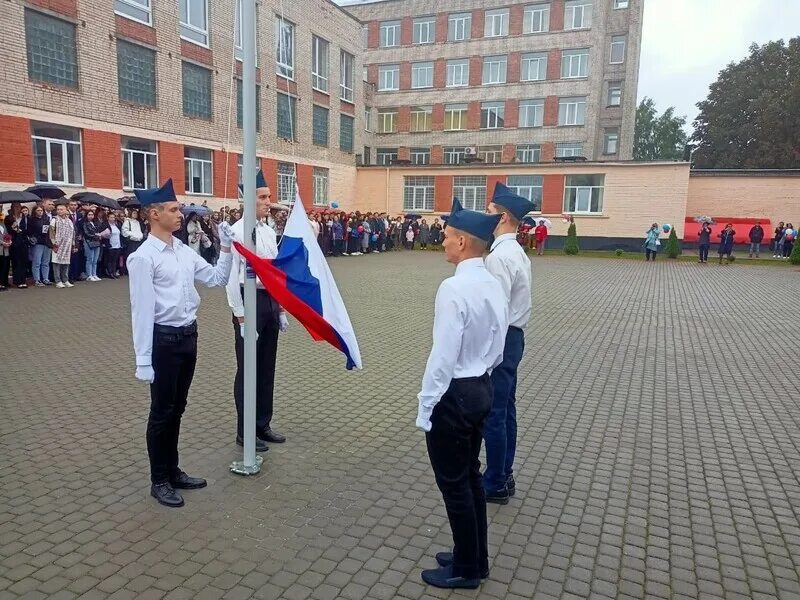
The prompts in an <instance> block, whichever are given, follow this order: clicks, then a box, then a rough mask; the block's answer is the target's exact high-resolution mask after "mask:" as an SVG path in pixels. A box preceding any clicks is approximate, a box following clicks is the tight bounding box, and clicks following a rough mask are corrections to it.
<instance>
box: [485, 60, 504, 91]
mask: <svg viewBox="0 0 800 600" xmlns="http://www.w3.org/2000/svg"><path fill="white" fill-rule="evenodd" d="M507 66H508V57H507V56H487V57H486V58H484V59H483V85H493V84H496V83H505V82H506V69H507Z"/></svg>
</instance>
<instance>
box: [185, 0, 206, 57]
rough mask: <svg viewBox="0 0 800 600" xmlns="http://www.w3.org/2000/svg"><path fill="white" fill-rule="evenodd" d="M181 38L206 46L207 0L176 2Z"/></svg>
mask: <svg viewBox="0 0 800 600" xmlns="http://www.w3.org/2000/svg"><path fill="white" fill-rule="evenodd" d="M178 1H179V7H180V29H181V37H182V38H183V39H185V40H188V41H190V42H194V43H195V44H200V45H201V46H208V0H178Z"/></svg>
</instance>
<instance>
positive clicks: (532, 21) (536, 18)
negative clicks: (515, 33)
mask: <svg viewBox="0 0 800 600" xmlns="http://www.w3.org/2000/svg"><path fill="white" fill-rule="evenodd" d="M549 29H550V5H549V4H534V5H532V6H526V7H525V14H524V17H523V20H522V33H544V32H545V31H549Z"/></svg>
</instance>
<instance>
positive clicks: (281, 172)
mask: <svg viewBox="0 0 800 600" xmlns="http://www.w3.org/2000/svg"><path fill="white" fill-rule="evenodd" d="M296 197H297V172H296V171H295V168H294V163H285V162H279V163H278V202H279V203H281V204H288V205H290V206H291V205H292V204H294V200H295V198H296Z"/></svg>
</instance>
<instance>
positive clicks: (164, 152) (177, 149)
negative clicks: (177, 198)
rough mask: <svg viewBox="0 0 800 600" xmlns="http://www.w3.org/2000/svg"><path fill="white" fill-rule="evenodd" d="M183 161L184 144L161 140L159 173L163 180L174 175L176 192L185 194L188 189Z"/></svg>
mask: <svg viewBox="0 0 800 600" xmlns="http://www.w3.org/2000/svg"><path fill="white" fill-rule="evenodd" d="M183 163H184V161H183V146H182V145H180V144H172V143H170V142H161V143H160V144H159V145H158V175H159V177H160V179H161V181H166V180H167V179H169V178H170V177H172V185H173V187H174V188H175V193H176V194H183V193H184V190H185V189H186V176H185V171H184V167H183Z"/></svg>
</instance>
